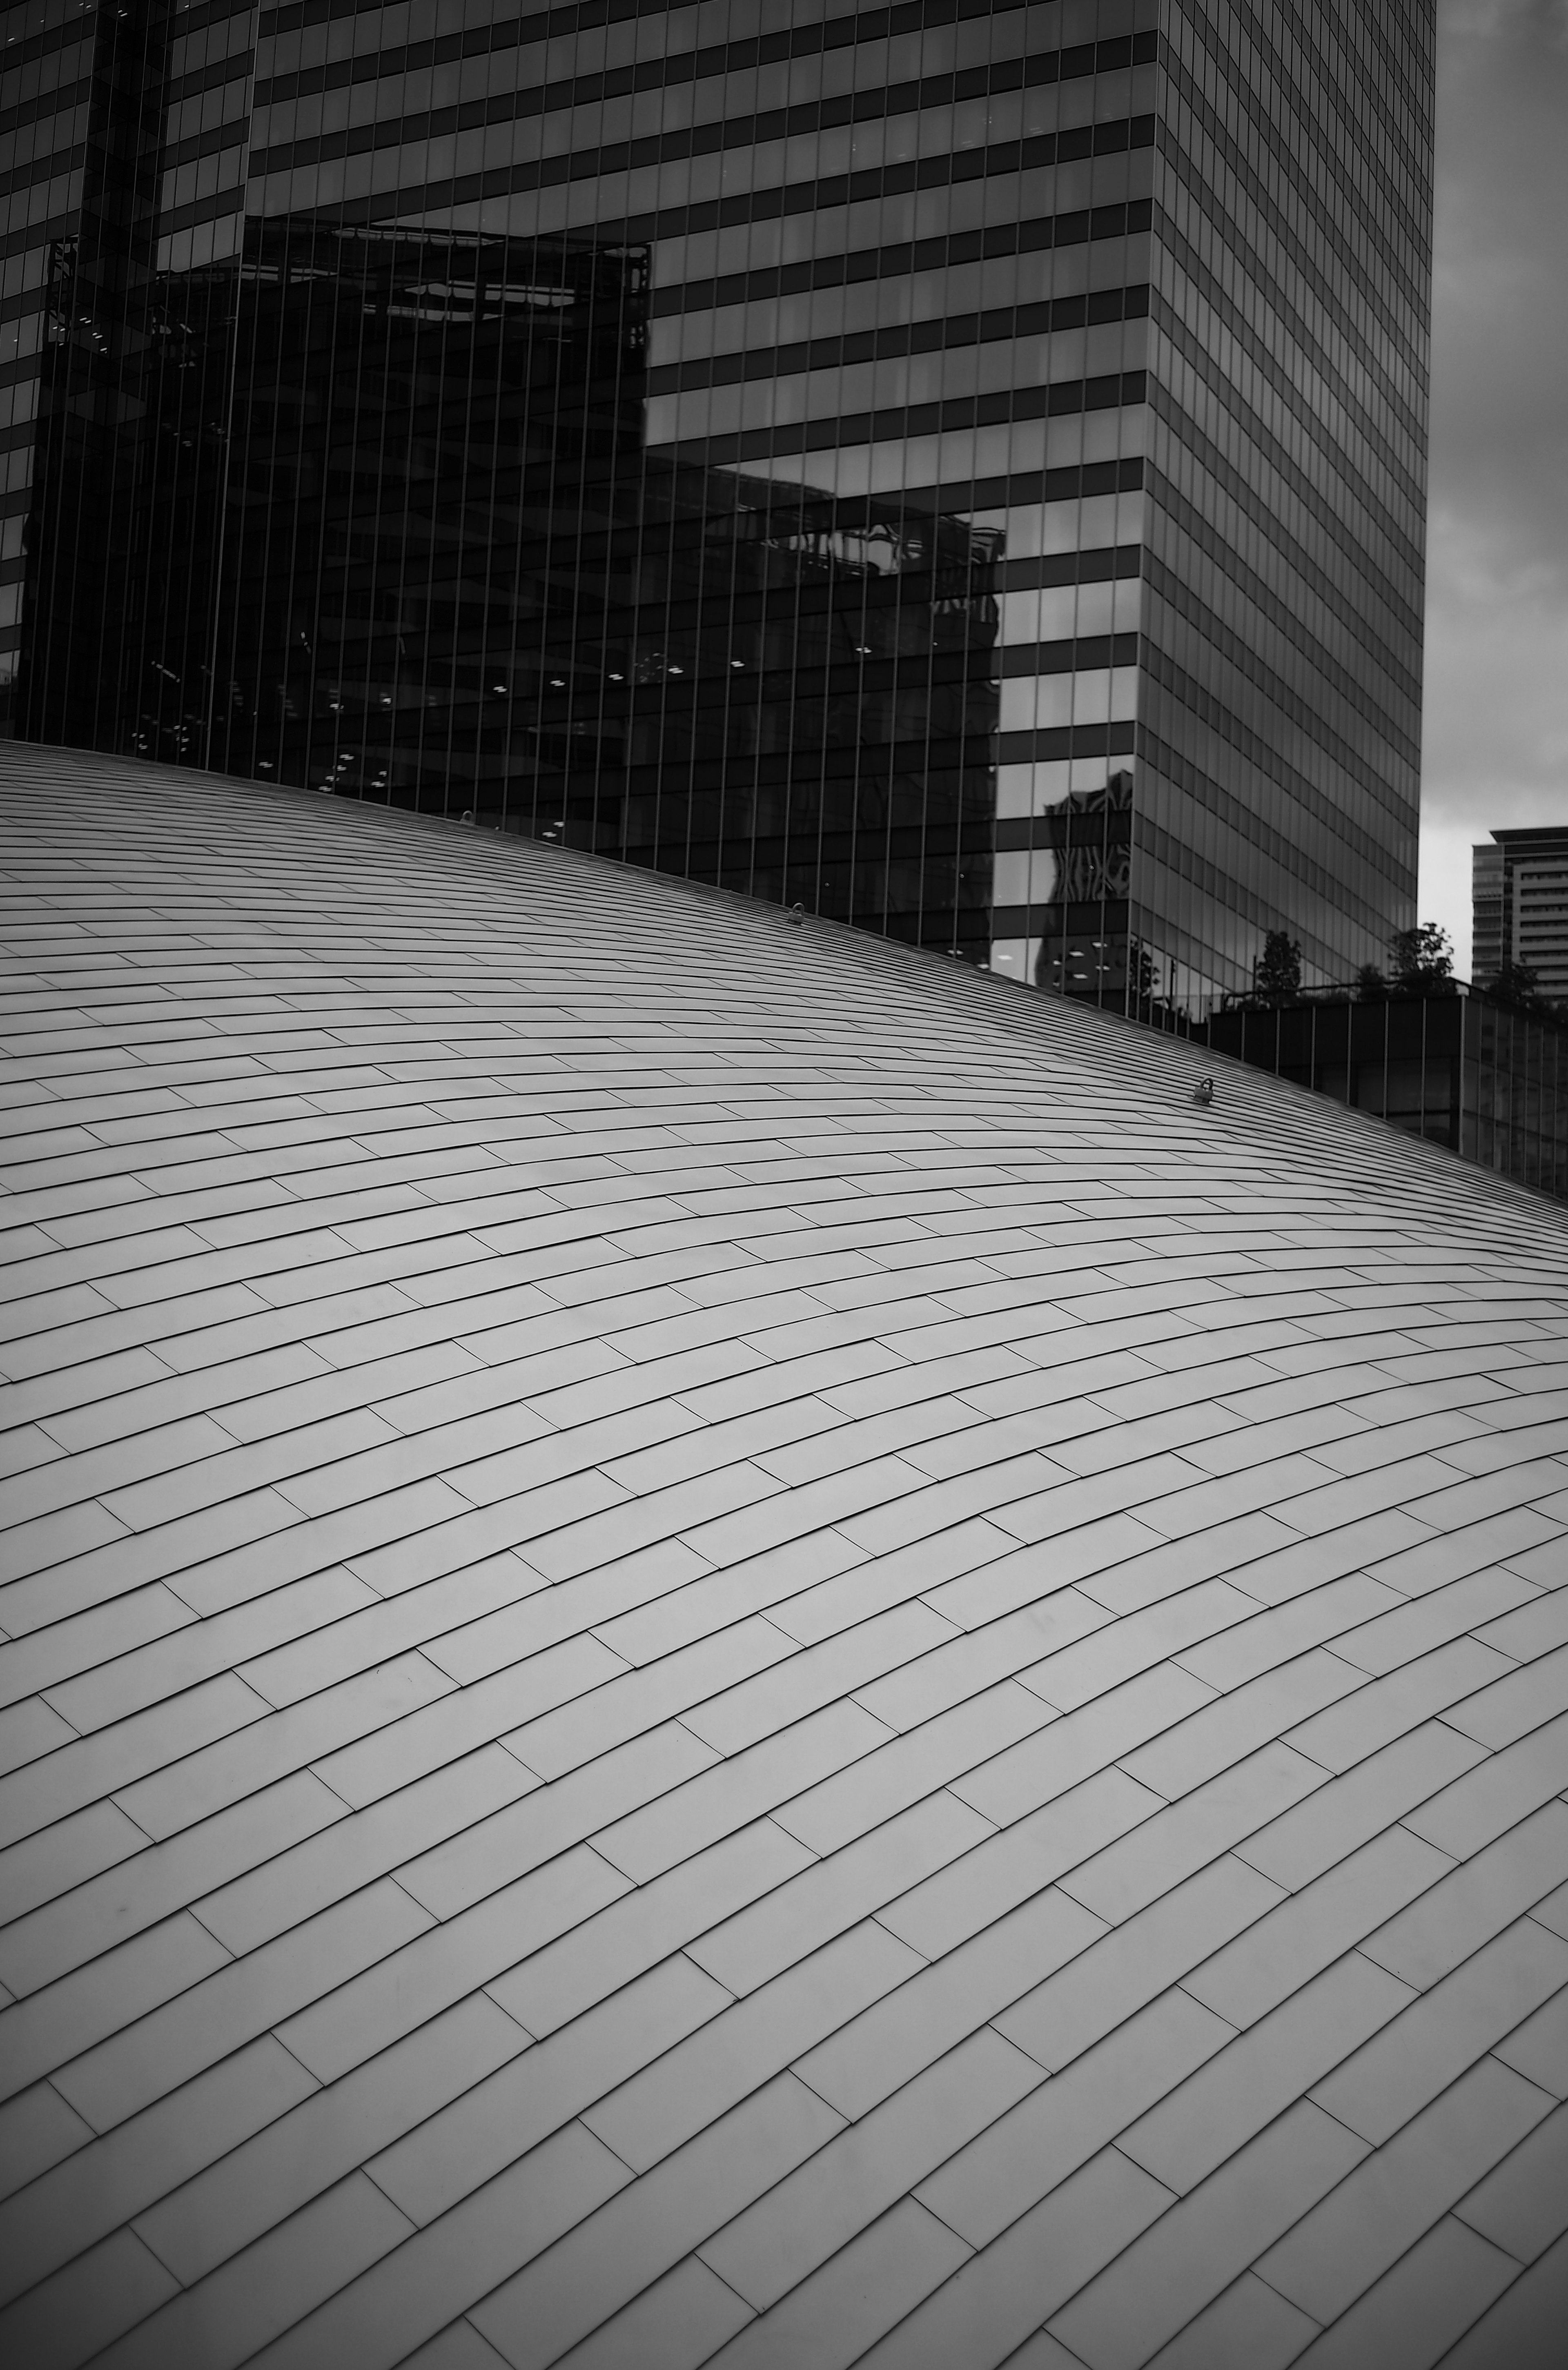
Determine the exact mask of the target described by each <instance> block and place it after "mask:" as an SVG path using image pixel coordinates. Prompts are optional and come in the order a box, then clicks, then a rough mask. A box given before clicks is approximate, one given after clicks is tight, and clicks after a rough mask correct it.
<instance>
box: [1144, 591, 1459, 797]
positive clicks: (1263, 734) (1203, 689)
mask: <svg viewBox="0 0 1568 2370" xmlns="http://www.w3.org/2000/svg"><path fill="white" fill-rule="evenodd" d="M1155 623H1156V624H1158V625H1159V627H1162V628H1163V629H1164V630H1165V631H1166V632H1169V631H1170V620H1169V618H1168V617H1160V618H1158V619H1156V620H1155ZM1192 630H1193V632H1194V633H1196V632H1198V631H1199V628H1198V627H1195V626H1194V627H1193V629H1192ZM1213 648H1214V645H1213V644H1212V643H1210V644H1209V649H1210V650H1212V649H1213ZM1190 655H1191V656H1192V657H1193V658H1196V657H1198V656H1199V655H1200V654H1199V653H1197V652H1192V653H1190ZM1143 663H1144V666H1145V668H1146V670H1147V674H1148V678H1149V681H1150V682H1151V683H1154V684H1158V685H1159V687H1160V689H1161V690H1162V691H1165V692H1167V693H1168V694H1169V695H1170V697H1171V698H1172V699H1174V700H1175V701H1176V702H1177V703H1178V705H1179V706H1181V707H1182V708H1185V709H1186V710H1187V712H1188V714H1189V715H1190V716H1194V717H1196V719H1198V721H1199V723H1200V724H1202V725H1203V726H1204V727H1205V730H1206V731H1210V732H1213V733H1215V734H1216V735H1217V737H1218V738H1219V739H1220V740H1222V741H1228V742H1229V744H1230V746H1231V747H1232V748H1233V749H1235V750H1237V751H1239V754H1241V755H1242V756H1244V757H1245V758H1246V759H1247V761H1248V762H1249V764H1251V765H1256V766H1257V767H1258V768H1259V770H1260V771H1261V772H1262V773H1265V774H1269V775H1271V776H1272V777H1273V778H1274V780H1275V781H1276V782H1278V783H1279V785H1280V787H1281V788H1283V789H1288V790H1289V791H1290V792H1291V795H1292V796H1293V797H1294V798H1296V799H1297V800H1298V802H1299V803H1300V804H1302V805H1304V806H1309V807H1313V808H1314V809H1320V811H1321V813H1322V814H1323V815H1324V816H1325V817H1326V816H1332V814H1334V813H1335V811H1336V809H1335V805H1334V801H1333V800H1332V798H1331V797H1330V796H1329V794H1328V791H1327V789H1326V788H1325V787H1324V785H1323V784H1322V783H1321V782H1320V781H1315V780H1314V779H1313V777H1312V776H1311V775H1310V774H1309V773H1307V772H1305V771H1304V770H1303V769H1302V768H1301V767H1298V766H1297V765H1293V764H1292V763H1291V762H1290V760H1289V759H1288V758H1287V757H1286V756H1284V755H1282V754H1281V752H1280V748H1279V745H1278V742H1286V743H1288V742H1290V741H1291V740H1292V739H1293V738H1294V737H1295V736H1294V735H1292V733H1291V732H1290V730H1289V728H1290V727H1291V726H1292V725H1294V726H1295V728H1296V733H1297V734H1299V736H1300V741H1301V742H1306V743H1307V744H1308V745H1309V748H1311V749H1313V750H1316V751H1317V752H1318V754H1319V755H1320V757H1321V758H1322V759H1323V760H1324V762H1325V763H1326V765H1329V766H1331V767H1332V768H1333V769H1334V770H1335V771H1336V772H1337V773H1339V774H1340V775H1341V776H1342V777H1343V778H1344V779H1345V780H1346V781H1347V782H1351V783H1354V784H1355V788H1357V789H1358V790H1359V791H1360V792H1361V793H1362V795H1363V796H1364V797H1365V798H1368V799H1370V800H1372V802H1373V804H1374V805H1375V806H1379V807H1382V808H1384V809H1385V810H1387V811H1389V813H1395V814H1397V813H1398V811H1399V810H1400V807H1401V804H1402V801H1401V798H1400V794H1399V790H1398V788H1397V786H1396V783H1395V782H1394V781H1393V780H1392V779H1391V778H1390V777H1389V775H1386V774H1379V773H1378V771H1377V769H1376V768H1375V767H1374V766H1372V765H1368V763H1367V761H1366V758H1365V757H1364V756H1363V755H1362V754H1361V752H1360V751H1359V750H1358V749H1354V748H1352V747H1351V746H1350V744H1349V742H1345V741H1343V740H1342V739H1341V738H1340V736H1339V734H1338V733H1337V732H1334V731H1332V729H1331V728H1330V727H1329V726H1328V725H1326V724H1325V723H1323V722H1322V720H1321V719H1320V718H1317V717H1315V716H1314V715H1313V714H1312V711H1311V709H1310V708H1308V707H1307V704H1306V702H1305V701H1304V700H1301V699H1299V698H1297V696H1296V695H1295V694H1294V693H1292V692H1291V691H1290V690H1289V688H1288V686H1287V685H1284V684H1281V683H1279V678H1278V677H1277V676H1274V678H1272V680H1273V681H1274V684H1275V685H1277V687H1278V695H1281V696H1274V697H1272V698H1271V697H1270V695H1269V693H1268V692H1267V691H1264V692H1263V694H1262V696H1263V699H1264V700H1265V702H1267V708H1266V709H1265V712H1264V715H1263V717H1262V719H1260V721H1261V722H1263V723H1265V724H1266V725H1267V726H1269V727H1270V728H1272V732H1271V731H1255V730H1254V729H1253V727H1252V726H1251V724H1248V723H1245V722H1243V720H1242V719H1241V718H1240V717H1239V715H1238V714H1237V712H1236V709H1235V708H1233V707H1232V706H1231V705H1230V703H1229V700H1228V699H1227V698H1226V697H1224V696H1222V695H1221V693H1220V692H1218V691H1216V690H1215V689H1214V688H1212V686H1211V685H1209V684H1208V683H1206V682H1205V680H1204V678H1203V675H1202V674H1200V673H1198V672H1197V671H1196V670H1195V669H1194V668H1190V667H1184V666H1183V665H1182V662H1181V660H1180V659H1179V658H1177V657H1175V656H1173V655H1172V653H1171V652H1170V650H1164V649H1162V648H1161V647H1160V645H1159V643H1158V642H1156V641H1154V640H1152V639H1150V638H1149V637H1148V636H1147V635H1146V637H1145V642H1144V654H1143ZM1234 671H1235V673H1238V674H1239V675H1240V676H1241V678H1242V681H1243V682H1246V683H1250V684H1251V686H1252V688H1253V689H1257V688H1258V685H1257V681H1256V676H1255V675H1253V674H1252V673H1251V672H1250V671H1246V670H1243V669H1241V668H1240V667H1237V668H1236V669H1235V670H1234ZM1258 673H1262V674H1264V675H1265V676H1266V675H1267V673H1268V671H1267V669H1266V668H1261V667H1260V668H1259V669H1258ZM1241 696H1242V697H1243V698H1245V696H1246V695H1245V694H1242V695H1241ZM1248 705H1249V707H1252V708H1253V712H1254V713H1256V708H1255V707H1254V705H1253V703H1252V702H1251V701H1249V702H1248ZM1269 709H1272V711H1273V713H1272V715H1270V714H1269V713H1268V710H1269ZM1272 735H1277V740H1276V738H1274V737H1272ZM1297 746H1299V743H1297ZM1301 754H1302V755H1303V757H1305V754H1306V753H1305V751H1302V752H1301ZM1406 762H1407V764H1408V765H1409V767H1410V771H1411V774H1412V777H1413V775H1414V772H1415V765H1414V762H1413V761H1411V760H1407V761H1406Z"/></svg>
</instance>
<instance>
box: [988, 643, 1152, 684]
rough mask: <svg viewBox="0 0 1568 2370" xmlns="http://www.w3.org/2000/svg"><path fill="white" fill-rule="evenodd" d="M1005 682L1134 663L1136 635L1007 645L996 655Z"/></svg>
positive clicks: (1077, 672)
mask: <svg viewBox="0 0 1568 2370" xmlns="http://www.w3.org/2000/svg"><path fill="white" fill-rule="evenodd" d="M996 655H997V658H999V659H1000V661H1001V662H1002V665H1001V672H1002V674H1003V676H1004V677H1005V678H1007V679H1009V681H1010V680H1011V679H1012V678H1013V677H1014V676H1017V675H1042V674H1085V673H1091V672H1097V671H1099V670H1100V669H1101V668H1104V667H1130V666H1136V664H1137V662H1138V637H1137V636H1136V634H1080V635H1078V637H1077V639H1068V640H1066V641H1064V642H1009V643H1008V644H1007V645H1006V646H1005V647H1004V648H1003V649H1001V650H998V651H997V653H996Z"/></svg>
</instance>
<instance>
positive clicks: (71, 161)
mask: <svg viewBox="0 0 1568 2370" xmlns="http://www.w3.org/2000/svg"><path fill="white" fill-rule="evenodd" d="M87 147H88V144H87V142H86V140H77V141H74V142H73V143H72V144H71V145H70V146H69V147H68V148H56V149H54V150H52V152H51V154H50V155H47V156H34V157H33V158H32V159H31V161H30V162H29V164H26V165H18V166H17V167H16V169H15V171H14V172H10V173H0V198H7V197H14V196H16V195H17V193H18V192H19V191H21V190H36V189H38V188H40V187H41V186H42V184H44V183H45V182H48V181H54V180H58V179H59V178H60V176H61V175H62V174H63V173H73V172H79V171H80V170H81V168H82V167H83V166H85V165H86V161H87ZM13 236H14V234H13ZM22 244H23V246H24V247H41V246H43V245H45V244H46V242H45V240H44V238H43V237H42V236H41V235H40V232H39V231H38V230H37V229H34V230H31V231H29V235H28V236H27V237H26V238H25V239H24V240H23V241H22Z"/></svg>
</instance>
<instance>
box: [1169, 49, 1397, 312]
mask: <svg viewBox="0 0 1568 2370" xmlns="http://www.w3.org/2000/svg"><path fill="white" fill-rule="evenodd" d="M1183 13H1186V12H1183ZM1187 21H1188V24H1189V26H1190V27H1191V29H1192V30H1193V32H1194V33H1195V34H1196V36H1197V39H1198V41H1199V42H1200V43H1201V45H1202V47H1203V48H1204V49H1205V51H1206V52H1207V53H1208V59H1209V63H1210V64H1211V66H1212V67H1213V68H1214V69H1215V70H1216V73H1217V74H1218V75H1220V76H1221V77H1222V78H1223V80H1224V82H1225V83H1226V85H1227V86H1228V90H1229V94H1230V105H1231V107H1232V108H1233V109H1234V110H1235V112H1236V113H1237V114H1239V115H1242V116H1245V117H1246V118H1248V119H1249V121H1251V127H1252V130H1253V132H1254V133H1255V135H1256V136H1257V139H1258V141H1259V144H1260V145H1261V146H1262V148H1263V149H1264V151H1265V152H1266V154H1267V155H1268V156H1269V159H1270V169H1271V171H1272V172H1273V173H1275V174H1280V175H1283V177H1284V178H1285V179H1286V180H1287V181H1289V182H1290V184H1291V186H1292V188H1293V189H1294V190H1295V192H1296V196H1297V202H1298V204H1299V205H1300V207H1301V210H1302V213H1304V214H1305V215H1306V216H1307V218H1308V219H1309V220H1312V221H1315V222H1316V224H1317V227H1318V230H1319V233H1320V236H1321V237H1322V238H1323V240H1324V242H1325V244H1328V245H1331V246H1332V247H1334V249H1335V251H1336V253H1338V254H1339V255H1340V257H1341V259H1342V260H1343V261H1345V262H1347V263H1348V262H1350V261H1351V260H1352V253H1351V249H1350V247H1349V246H1348V244H1347V243H1346V242H1345V240H1344V239H1343V235H1342V234H1341V233H1340V232H1339V228H1338V224H1336V223H1335V221H1334V219H1333V217H1332V213H1330V210H1329V209H1328V207H1327V206H1326V205H1325V204H1324V202H1323V199H1322V195H1321V183H1322V181H1323V180H1331V181H1332V182H1333V183H1335V184H1337V186H1338V190H1339V192H1340V194H1341V196H1342V197H1343V198H1344V200H1345V201H1346V202H1347V205H1348V207H1349V209H1350V211H1351V212H1352V213H1353V214H1354V213H1357V212H1359V213H1360V215H1361V227H1362V230H1363V233H1364V235H1365V236H1366V239H1367V242H1368V244H1369V245H1370V246H1371V247H1374V248H1379V247H1380V248H1381V249H1382V253H1383V260H1384V262H1385V265H1386V266H1387V268H1388V269H1389V271H1390V272H1391V274H1392V275H1393V276H1394V277H1396V278H1397V277H1399V276H1400V274H1401V266H1402V264H1403V260H1404V259H1403V257H1402V256H1401V253H1400V242H1401V240H1402V241H1403V243H1404V245H1405V247H1406V249H1407V251H1408V250H1409V249H1410V247H1412V245H1414V246H1416V247H1418V246H1419V243H1420V240H1421V236H1422V231H1421V227H1420V226H1419V225H1418V224H1417V223H1416V221H1415V219H1414V218H1413V216H1412V213H1411V210H1410V208H1409V206H1408V205H1407V203H1406V201H1405V196H1404V191H1403V190H1402V189H1401V187H1400V184H1399V182H1398V180H1397V178H1394V177H1391V176H1390V175H1389V173H1388V172H1387V171H1386V170H1385V169H1384V166H1383V160H1382V157H1381V155H1379V154H1378V144H1377V143H1376V142H1370V141H1367V140H1366V138H1365V137H1364V136H1363V134H1362V132H1361V129H1360V127H1359V125H1357V124H1356V123H1355V117H1354V115H1353V114H1352V115H1348V116H1347V115H1346V114H1345V113H1344V111H1343V103H1342V101H1341V99H1340V97H1339V94H1338V93H1337V92H1336V91H1335V90H1334V87H1333V80H1334V78H1333V77H1332V75H1330V76H1320V79H1321V81H1322V83H1323V84H1325V85H1326V88H1325V89H1324V98H1325V100H1326V106H1327V109H1328V110H1332V113H1333V114H1334V115H1337V117H1338V119H1339V122H1340V125H1341V127H1342V129H1343V133H1344V135H1345V137H1344V140H1343V143H1342V142H1339V141H1336V140H1335V139H1334V138H1333V137H1332V133H1329V134H1328V135H1327V136H1325V132H1326V126H1325V124H1324V122H1323V121H1322V119H1321V118H1320V117H1319V116H1318V115H1317V113H1316V111H1315V110H1314V109H1313V108H1312V106H1311V104H1310V102H1309V101H1306V100H1305V99H1304V97H1303V93H1302V87H1301V84H1300V83H1299V82H1298V81H1297V78H1296V76H1295V75H1293V74H1292V73H1291V72H1290V71H1289V70H1288V68H1286V65H1285V63H1284V62H1283V60H1282V59H1281V57H1280V55H1279V52H1278V51H1277V50H1276V49H1275V48H1274V44H1273V43H1272V42H1271V41H1270V40H1269V38H1268V35H1267V33H1266V32H1265V33H1264V34H1263V35H1262V49H1263V52H1264V54H1265V55H1266V56H1267V58H1268V71H1269V72H1270V73H1271V74H1272V75H1273V76H1274V82H1275V85H1276V87H1277V89H1278V92H1279V94H1280V96H1281V97H1282V98H1285V100H1286V106H1287V108H1288V109H1289V112H1290V113H1291V114H1292V115H1294V117H1295V119H1296V120H1295V122H1294V124H1293V125H1291V126H1290V127H1289V128H1288V129H1286V127H1285V126H1283V125H1282V124H1281V122H1280V121H1279V119H1278V116H1277V115H1276V114H1275V113H1274V109H1273V107H1272V106H1271V104H1270V102H1269V101H1268V100H1267V99H1265V98H1263V97H1262V95H1261V94H1260V92H1259V91H1258V90H1257V89H1256V87H1255V86H1253V83H1252V81H1251V77H1250V76H1249V75H1248V74H1247V73H1246V72H1245V71H1244V69H1243V68H1241V67H1240V66H1239V64H1238V63H1237V59H1236V57H1235V54H1234V52H1232V51H1231V49H1230V46H1229V44H1228V42H1227V41H1226V40H1225V39H1224V36H1223V35H1222V34H1220V33H1218V32H1217V31H1216V29H1214V28H1213V27H1211V26H1210V25H1208V24H1206V23H1205V21H1204V20H1203V19H1202V17H1199V16H1198V14H1197V13H1196V12H1195V11H1194V12H1193V13H1192V14H1190V15H1188V19H1187ZM1169 54H1170V67H1171V80H1172V83H1173V85H1174V86H1175V87H1176V88H1177V90H1178V92H1179V94H1180V95H1181V96H1182V98H1186V99H1187V100H1188V102H1189V104H1191V103H1192V95H1193V94H1196V95H1198V96H1199V97H1200V98H1202V100H1203V102H1204V104H1205V105H1209V104H1212V102H1211V101H1210V100H1209V98H1208V95H1207V93H1206V92H1205V90H1204V86H1203V80H1202V75H1201V69H1200V70H1199V71H1198V72H1194V71H1193V67H1194V66H1195V64H1196V61H1195V60H1193V62H1192V63H1189V61H1188V59H1187V58H1185V57H1183V55H1182V51H1181V49H1180V48H1179V47H1177V48H1172V49H1171V50H1170V53H1169ZM1385 64H1386V66H1387V67H1388V68H1389V71H1390V80H1391V81H1393V82H1394V84H1395V86H1396V87H1397V72H1398V70H1397V68H1394V67H1393V66H1392V62H1391V61H1389V60H1385ZM1216 98H1218V99H1219V105H1218V107H1216V109H1215V112H1214V116H1213V121H1214V122H1215V123H1218V122H1220V121H1222V120H1223V118H1222V115H1221V112H1220V109H1223V108H1224V106H1225V101H1224V99H1223V98H1220V96H1219V94H1218V93H1216ZM1292 98H1294V99H1295V100H1296V102H1297V103H1296V104H1295V105H1294V106H1291V105H1290V100H1291V99H1292ZM1387 100H1388V92H1387V91H1386V90H1385V89H1381V88H1380V89H1379V90H1378V100H1377V105H1378V113H1379V115H1382V116H1385V117H1388V116H1389V115H1391V110H1389V109H1388V105H1387ZM1194 112H1196V109H1195V108H1194ZM1205 130H1210V136H1211V137H1213V136H1214V134H1213V132H1212V129H1210V126H1209V125H1208V124H1205ZM1282 132H1283V137H1282ZM1352 153H1354V154H1355V155H1358V156H1359V158H1360V161H1361V167H1362V174H1363V176H1364V178H1363V183H1362V188H1361V189H1359V190H1358V189H1357V188H1356V186H1355V174H1354V171H1353V169H1352V168H1351V167H1350V163H1349V156H1350V154H1352ZM1314 163H1316V164H1317V166H1318V168H1319V169H1318V171H1316V172H1315V171H1314V170H1313V166H1314ZM1368 184H1370V190H1368V187H1367V185H1368ZM1368 199H1370V202H1368ZM1386 226H1391V228H1392V230H1393V232H1394V238H1393V240H1392V241H1391V242H1390V240H1389V236H1388V230H1387V228H1386ZM1409 293H1410V294H1411V295H1412V298H1413V299H1414V300H1415V301H1416V302H1417V303H1419V302H1420V292H1419V290H1418V289H1417V288H1416V287H1414V286H1413V285H1410V286H1409Z"/></svg>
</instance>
